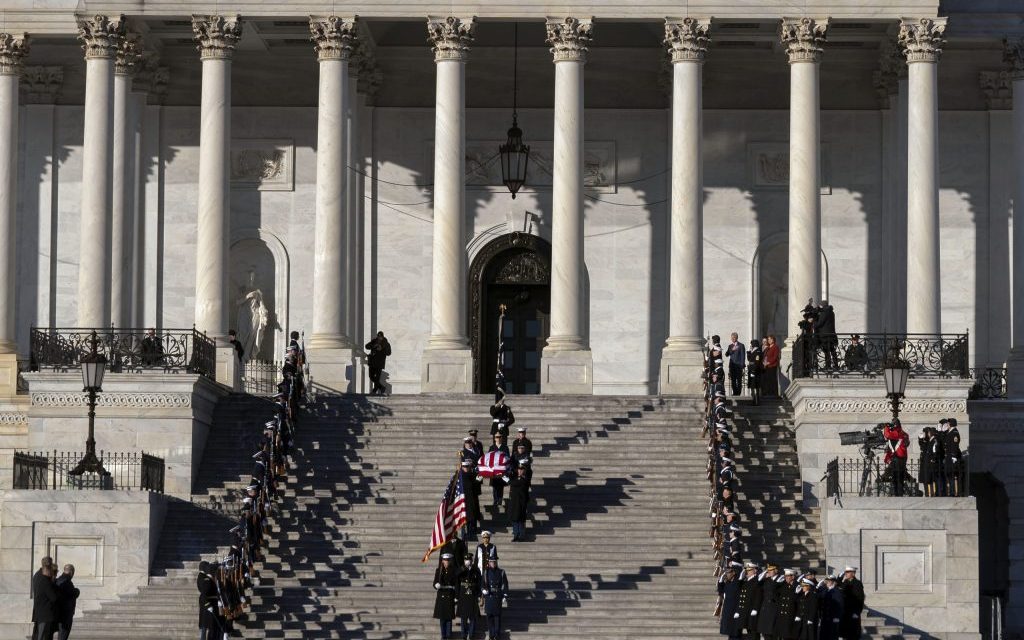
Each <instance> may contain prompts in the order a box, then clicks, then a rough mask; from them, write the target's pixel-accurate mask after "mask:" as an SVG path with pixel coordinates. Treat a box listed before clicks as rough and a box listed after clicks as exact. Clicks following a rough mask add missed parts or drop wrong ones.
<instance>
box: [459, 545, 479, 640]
mask: <svg viewBox="0 0 1024 640" xmlns="http://www.w3.org/2000/svg"><path fill="white" fill-rule="evenodd" d="M479 601H480V570H479V569H477V568H476V565H475V564H474V563H473V559H472V558H470V557H468V556H467V557H466V559H465V561H464V562H463V566H462V571H461V572H460V573H459V584H458V593H457V594H456V602H455V613H456V615H457V616H458V617H459V620H460V625H461V626H460V628H461V630H462V640H469V639H470V638H472V637H473V636H474V635H476V619H477V618H478V617H480V604H479Z"/></svg>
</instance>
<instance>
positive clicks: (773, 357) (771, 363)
mask: <svg viewBox="0 0 1024 640" xmlns="http://www.w3.org/2000/svg"><path fill="white" fill-rule="evenodd" d="M764 366H765V368H766V369H771V368H773V367H778V366H779V345H778V344H773V345H769V346H768V348H767V349H765V350H764Z"/></svg>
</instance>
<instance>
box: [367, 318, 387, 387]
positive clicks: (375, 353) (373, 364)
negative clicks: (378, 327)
mask: <svg viewBox="0 0 1024 640" xmlns="http://www.w3.org/2000/svg"><path fill="white" fill-rule="evenodd" d="M366 350H367V351H369V352H370V353H369V356H368V357H367V360H366V364H367V366H369V368H370V382H372V383H373V387H372V388H371V389H370V395H371V396H375V395H385V394H386V393H387V388H385V387H384V385H383V384H381V381H380V376H381V374H382V373H383V372H384V365H385V363H386V362H387V359H388V356H390V355H391V343H390V342H388V339H387V338H385V337H384V332H383V331H378V332H377V335H376V336H375V337H374V338H373V340H370V341H369V342H367V343H366Z"/></svg>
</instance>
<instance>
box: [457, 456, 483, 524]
mask: <svg viewBox="0 0 1024 640" xmlns="http://www.w3.org/2000/svg"><path fill="white" fill-rule="evenodd" d="M460 467H461V470H460V471H459V473H461V474H462V492H463V495H465V496H466V498H465V500H466V538H467V539H470V538H475V537H476V528H477V525H478V524H479V523H480V522H481V521H483V516H482V515H481V514H480V482H478V481H477V479H476V462H474V461H473V460H471V459H469V458H468V457H467V458H464V459H463V460H462V462H461V463H460Z"/></svg>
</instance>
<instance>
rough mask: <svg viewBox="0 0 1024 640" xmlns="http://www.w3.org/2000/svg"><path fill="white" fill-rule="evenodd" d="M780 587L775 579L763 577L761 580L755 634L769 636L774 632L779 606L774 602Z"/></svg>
mask: <svg viewBox="0 0 1024 640" xmlns="http://www.w3.org/2000/svg"><path fill="white" fill-rule="evenodd" d="M780 590H781V585H780V584H779V582H778V581H777V580H776V578H769V577H767V576H765V578H764V579H763V580H761V606H760V607H758V609H757V632H758V633H760V634H763V635H771V634H772V633H774V632H775V617H776V616H777V615H778V613H779V605H778V602H777V600H776V598H777V597H778V592H779V591H780Z"/></svg>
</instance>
